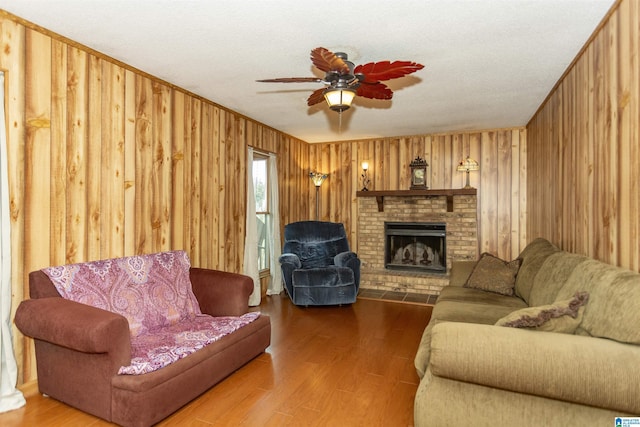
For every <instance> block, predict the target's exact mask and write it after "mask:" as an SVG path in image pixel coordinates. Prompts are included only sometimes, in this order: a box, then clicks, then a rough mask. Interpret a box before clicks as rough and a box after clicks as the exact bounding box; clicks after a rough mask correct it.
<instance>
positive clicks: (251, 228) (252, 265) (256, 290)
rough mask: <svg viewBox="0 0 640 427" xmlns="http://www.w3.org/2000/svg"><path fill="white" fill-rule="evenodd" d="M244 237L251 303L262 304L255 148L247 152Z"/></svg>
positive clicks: (245, 263)
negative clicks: (250, 279) (255, 187)
mask: <svg viewBox="0 0 640 427" xmlns="http://www.w3.org/2000/svg"><path fill="white" fill-rule="evenodd" d="M246 230H247V232H246V237H245V239H244V274H246V275H247V276H249V277H251V278H252V279H253V293H252V294H251V296H250V297H249V305H250V306H256V305H260V300H261V298H262V296H261V295H260V294H261V292H260V268H259V267H258V224H257V217H256V198H255V196H254V191H253V148H251V147H249V152H248V154H247V222H246Z"/></svg>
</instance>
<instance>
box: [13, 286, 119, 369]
mask: <svg viewBox="0 0 640 427" xmlns="http://www.w3.org/2000/svg"><path fill="white" fill-rule="evenodd" d="M15 324H16V326H17V327H18V329H20V331H21V332H22V333H23V334H24V335H26V336H29V337H32V338H35V339H37V340H41V341H46V342H49V343H51V344H55V345H58V346H62V347H66V348H69V349H71V350H75V351H79V352H82V353H111V354H112V355H111V356H110V358H111V359H112V360H113V361H114V365H117V366H120V365H124V366H126V365H129V364H130V363H131V335H130V332H129V322H128V321H127V319H126V318H124V317H123V316H121V315H119V314H115V313H111V312H110V311H106V310H102V309H99V308H96V307H92V306H90V305H86V304H81V303H78V302H74V301H70V300H66V299H64V298H60V297H50V298H37V299H30V300H25V301H22V302H21V303H20V305H19V306H18V309H17V310H16V316H15Z"/></svg>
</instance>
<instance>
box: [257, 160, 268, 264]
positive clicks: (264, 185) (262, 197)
mask: <svg viewBox="0 0 640 427" xmlns="http://www.w3.org/2000/svg"><path fill="white" fill-rule="evenodd" d="M268 159H269V158H268V157H267V156H266V155H264V154H261V153H258V152H254V155H253V191H254V195H255V199H256V215H257V226H258V227H257V228H258V268H259V270H260V272H263V271H265V270H269V245H268V244H267V235H268V230H269V229H270V222H271V217H270V212H269V174H268V173H267V171H268V167H267V166H268Z"/></svg>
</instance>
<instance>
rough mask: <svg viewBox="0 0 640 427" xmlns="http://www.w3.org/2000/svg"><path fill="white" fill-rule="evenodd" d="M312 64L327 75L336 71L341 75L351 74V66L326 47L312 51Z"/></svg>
mask: <svg viewBox="0 0 640 427" xmlns="http://www.w3.org/2000/svg"><path fill="white" fill-rule="evenodd" d="M311 62H313V65H315V66H316V67H317V68H319V69H320V70H322V71H324V72H325V73H327V72H329V71H336V72H338V73H340V74H349V66H348V65H347V64H346V63H345V62H344V61H343V60H342V59H341V58H338V57H337V56H336V54H335V53H333V52H331V51H330V50H329V49H325V48H324V47H317V48H315V49H313V50H312V51H311Z"/></svg>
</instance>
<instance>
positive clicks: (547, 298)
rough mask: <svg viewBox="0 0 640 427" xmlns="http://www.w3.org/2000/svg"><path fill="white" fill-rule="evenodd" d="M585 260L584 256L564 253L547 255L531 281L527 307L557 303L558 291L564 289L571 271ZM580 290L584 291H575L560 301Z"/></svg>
mask: <svg viewBox="0 0 640 427" xmlns="http://www.w3.org/2000/svg"><path fill="white" fill-rule="evenodd" d="M587 259H588V258H587V257H586V256H584V255H577V254H572V253H569V252H565V251H560V252H555V253H553V254H551V255H549V256H548V257H547V258H546V259H545V261H544V262H543V263H542V266H541V267H540V271H539V272H538V274H536V276H535V277H534V279H533V283H532V285H531V292H530V294H529V301H528V304H529V306H532V307H533V306H540V305H547V304H551V303H553V302H555V301H557V300H558V294H559V292H560V290H561V289H562V288H563V287H564V285H565V283H566V282H567V279H568V278H569V276H570V275H571V273H572V272H573V270H574V269H575V268H576V266H578V265H579V264H581V263H583V262H584V261H586V260H587ZM580 290H584V288H579V289H576V290H574V291H573V292H572V293H571V294H569V295H565V296H563V297H562V298H561V299H567V298H570V297H571V296H572V295H573V294H575V293H576V292H577V291H580Z"/></svg>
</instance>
